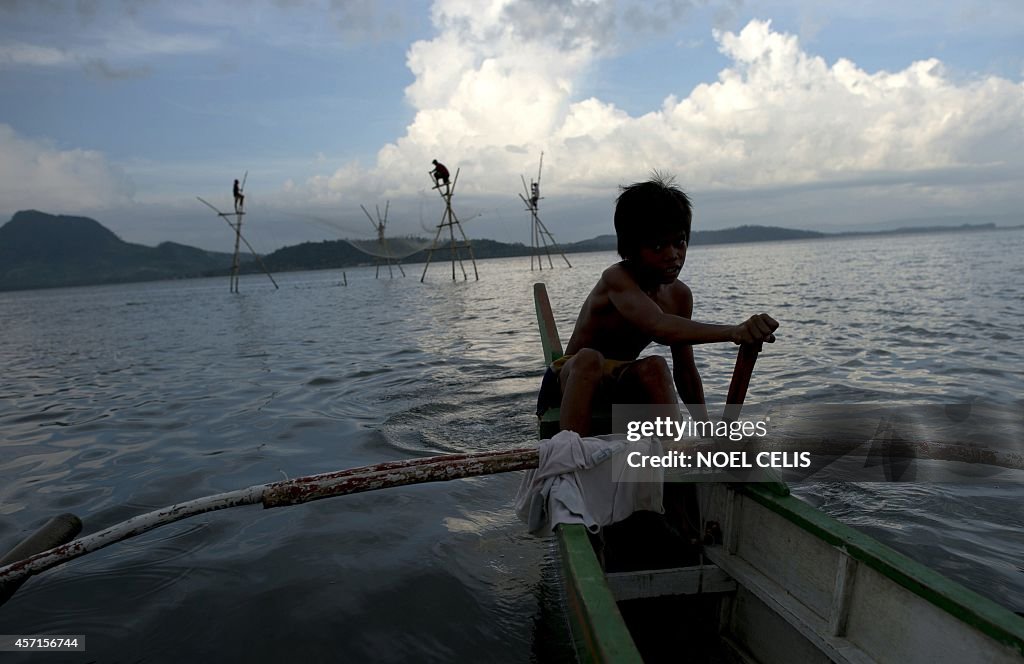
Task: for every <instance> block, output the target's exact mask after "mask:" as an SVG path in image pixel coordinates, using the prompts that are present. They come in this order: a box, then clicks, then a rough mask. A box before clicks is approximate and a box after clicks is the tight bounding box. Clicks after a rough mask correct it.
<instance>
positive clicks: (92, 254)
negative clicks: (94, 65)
mask: <svg viewBox="0 0 1024 664" xmlns="http://www.w3.org/2000/svg"><path fill="white" fill-rule="evenodd" d="M1020 229H1024V225H1017V226H997V225H996V224H995V223H994V222H989V223H979V224H968V223H964V224H960V225H957V226H935V225H931V226H917V227H903V228H894V229H885V230H877V231H845V232H838V233H826V232H821V231H807V230H798V229H790V228H781V227H776V226H739V227H736V228H729V229H723V230H695V231H694V232H693V237H692V239H691V243H690V244H691V247H693V248H699V247H705V246H715V245H723V244H749V243H761V242H783V241H790V240H834V239H848V238H861V237H879V236H902V235H931V234H936V233H968V232H982V231H1013V230H1020ZM471 243H472V247H473V253H474V256H475V257H476V258H477V259H480V260H483V259H488V258H514V257H526V256H530V255H531V254H532V253H534V250H533V249H532V248H531V247H529V246H527V245H524V244H522V243H518V242H516V243H508V242H498V241H496V240H489V239H485V238H479V239H473V240H471ZM559 248H560V249H561V251H563V252H564V253H566V254H580V253H592V252H603V251H615V250H616V239H615V236H614V235H610V234H609V235H600V236H597V237H594V238H590V239H588V240H581V241H578V242H567V243H565V244H562V245H560V246H559ZM435 251H442V252H449V248H448V245H447V244H440V245H439V246H438V249H437V250H435ZM550 252H551V254H552V258H557V257H558V250H557V249H556V248H554V247H550ZM426 256H427V250H422V251H419V252H417V253H415V254H412V255H409V256H406V257H405V258H403V260H402V261H401V262H402V264H403V265H414V264H417V263H423V262H425V261H426ZM240 258H241V259H242V263H241V265H240V271H241V272H242V273H243V274H252V273H257V272H261V271H262V268H261V267H260V265H259V264H258V263H257V262H256V261H255V260H254V259H253V258H252V255H251V254H243V255H242V256H240ZM435 259H436V260H441V258H439V257H435ZM263 262H264V264H265V265H266V266H267V269H269V270H270V271H271V272H272V273H278V272H299V271H307V270H329V269H344V268H355V267H362V266H372V265H374V264H375V259H374V258H373V256H371V255H369V254H366V253H363V252H362V251H360V250H359V249H357V248H356V247H355V246H354V245H353V244H351V243H349V241H348V240H323V241H320V242H303V243H300V244H297V245H289V246H285V247H282V248H280V249H277V250H276V251H274V252H272V253H269V254H267V255H265V256H263ZM230 266H231V254H229V253H225V252H212V251H206V250H203V249H197V248H195V247H189V246H186V245H180V244H176V243H172V242H163V243H161V244H160V245H158V246H157V247H155V248H154V247H147V246H143V245H138V244H132V243H128V242H124V241H123V240H121V239H120V238H118V237H117V236H116V235H115V234H114V233H112V232H110V231H109V230H108V229H106V228H105V227H104V226H103V225H102V224H100V223H99V222H97V221H95V220H93V219H89V218H87V217H71V216H55V215H49V214H46V213H43V212H38V211H35V210H29V211H23V212H18V213H17V214H15V215H14V217H12V219H11V220H10V221H9V222H8V223H6V224H4V225H3V226H0V291H15V290H35V289H40V288H66V287H73V286H91V285H102V284H115V283H135V282H147V281H165V280H173V279H186V278H195V277H219V276H226V275H228V274H229V273H230ZM382 266H383V263H382Z"/></svg>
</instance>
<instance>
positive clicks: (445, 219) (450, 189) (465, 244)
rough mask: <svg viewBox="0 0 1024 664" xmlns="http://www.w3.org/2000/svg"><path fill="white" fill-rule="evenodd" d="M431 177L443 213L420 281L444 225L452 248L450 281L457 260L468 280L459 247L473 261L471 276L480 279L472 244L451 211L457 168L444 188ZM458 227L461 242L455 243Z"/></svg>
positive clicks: (453, 278)
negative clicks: (441, 202)
mask: <svg viewBox="0 0 1024 664" xmlns="http://www.w3.org/2000/svg"><path fill="white" fill-rule="evenodd" d="M430 177H431V179H433V180H434V189H437V193H439V194H441V198H442V199H444V215H442V217H441V223H439V224H438V225H437V233H436V234H435V235H434V242H433V244H431V245H430V251H428V252H427V263H426V265H424V266H423V276H421V277H420V283H423V280H424V279H426V278H427V268H429V267H430V258H431V256H433V255H434V250H435V249H437V241H438V239H439V238H440V237H441V231H442V230H444V228H445V227H447V228H448V236H449V238H450V243H449V244H450V246H451V249H452V281H455V261H458V262H459V267H460V268H462V278H463V279H464V280H465V281H468V280H469V275H468V274H466V266H465V265H463V263H462V256H460V255H459V249H462V248H465V249H466V250H467V251H468V252H469V260H471V261H472V262H473V276H474V277H476V280H477V281H480V273H479V272H477V269H476V259H475V258H474V257H473V245H471V244H470V243H469V238H467V237H466V232H465V231H464V230H462V224H460V223H459V220H458V218H457V217H456V216H455V213H454V212H453V211H452V196H453V195H454V194H455V185H456V184H457V183H458V181H459V169H456V170H455V179H453V180H452V181H451V182H445V184H444V188H443V189H442V188H441V186H442V185H441V184H440V183H439V182H438V181H437V178H435V177H434V176H433V172H431V176H430ZM456 228H458V229H459V234H460V235H462V244H457V243H456V241H455V229H456Z"/></svg>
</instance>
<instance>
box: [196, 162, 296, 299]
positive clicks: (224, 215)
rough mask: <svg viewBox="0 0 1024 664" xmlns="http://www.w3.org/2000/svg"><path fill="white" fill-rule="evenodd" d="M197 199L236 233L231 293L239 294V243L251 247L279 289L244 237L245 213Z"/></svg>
mask: <svg viewBox="0 0 1024 664" xmlns="http://www.w3.org/2000/svg"><path fill="white" fill-rule="evenodd" d="M245 174H246V176H248V175H249V171H246V172H245ZM196 199H197V200H198V201H199V202H200V203H202V204H203V205H205V206H206V207H208V208H210V209H211V210H213V211H214V212H216V213H217V216H218V217H220V218H221V219H223V220H224V223H226V224H227V225H228V226H230V227H231V230H233V231H235V253H234V256H233V257H232V258H231V292H232V293H237V292H238V273H239V268H240V267H241V262H240V261H239V258H238V243H239V241H242V242H244V243H245V246H247V247H249V251H250V252H252V255H253V257H255V258H256V262H258V263H259V264H260V267H261V268H263V271H264V272H265V273H266V275H267V276H268V277H270V283H272V284H274V288H275V289H276V288H279V286H278V285H277V282H276V281H274V276H273V275H272V274H270V270H268V269H267V266H266V265H264V264H263V259H262V258H260V255H259V254H257V253H256V250H255V249H253V248H252V245H251V244H249V241H248V240H246V239H245V237H244V236H243V235H242V215H244V214H245V212H244V211H241V210H239V211H235V212H221V211H220V210H218V209H217V208H216V207H214V206H213V205H212V204H211V203H210V202H209V201H206V200H203V199H202V198H201V197H199V196H196ZM231 216H233V217H235V222H234V223H232V222H231V220H230V219H228V217H231Z"/></svg>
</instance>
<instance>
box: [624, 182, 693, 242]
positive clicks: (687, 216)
mask: <svg viewBox="0 0 1024 664" xmlns="http://www.w3.org/2000/svg"><path fill="white" fill-rule="evenodd" d="M692 220H693V210H692V208H691V204H690V198H689V197H688V196H687V195H686V194H685V193H683V190H682V189H680V188H679V187H678V186H676V183H675V178H673V177H672V176H666V175H662V174H660V173H658V172H657V171H655V172H654V173H652V174H651V179H650V180H648V181H647V182H635V183H633V184H631V185H629V186H628V187H621V193H620V194H619V197H618V198H617V199H615V235H616V238H617V240H618V247H617V248H618V252H619V255H620V256H622V257H623V258H626V259H628V258H631V257H634V256H636V254H637V252H638V251H639V250H640V248H641V247H642V246H644V245H645V244H648V243H650V242H651V241H652V240H653V239H655V238H658V237H661V236H664V235H665V234H667V233H671V232H673V231H680V230H681V231H683V233H685V235H686V242H687V243H689V242H690V224H691V222H692Z"/></svg>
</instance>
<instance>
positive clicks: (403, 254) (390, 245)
mask: <svg viewBox="0 0 1024 664" xmlns="http://www.w3.org/2000/svg"><path fill="white" fill-rule="evenodd" d="M345 241H346V242H348V243H349V244H351V245H352V246H353V247H355V248H356V249H358V250H359V251H361V252H363V253H364V254H367V255H368V256H373V257H374V258H391V259H393V260H398V261H400V260H403V259H406V258H408V257H409V256H412V255H413V254H415V253H417V252H420V251H423V250H424V249H426V248H427V247H429V246H430V240H425V239H423V238H421V237H392V238H388V239H386V240H384V243H383V244H381V241H380V240H345Z"/></svg>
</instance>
